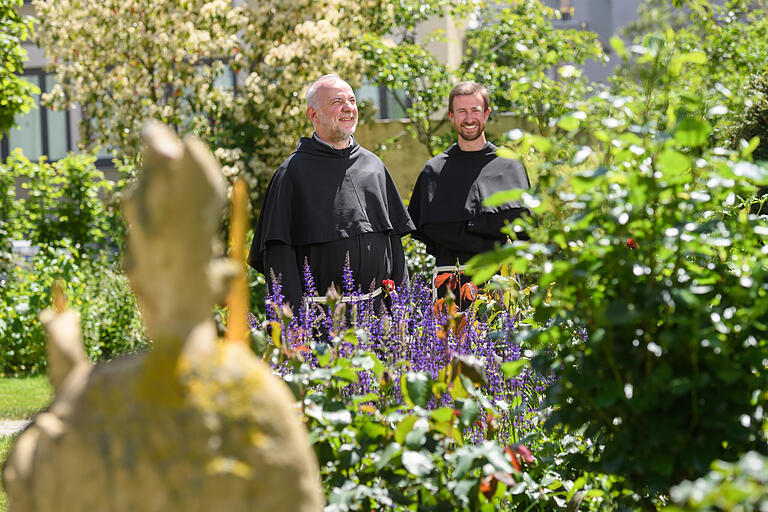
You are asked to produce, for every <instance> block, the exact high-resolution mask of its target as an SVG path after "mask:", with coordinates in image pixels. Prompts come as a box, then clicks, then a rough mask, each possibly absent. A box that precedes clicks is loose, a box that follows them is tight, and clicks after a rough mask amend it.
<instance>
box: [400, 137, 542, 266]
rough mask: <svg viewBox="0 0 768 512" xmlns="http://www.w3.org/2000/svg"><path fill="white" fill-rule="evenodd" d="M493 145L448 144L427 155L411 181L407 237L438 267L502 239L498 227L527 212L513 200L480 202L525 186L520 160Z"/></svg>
mask: <svg viewBox="0 0 768 512" xmlns="http://www.w3.org/2000/svg"><path fill="white" fill-rule="evenodd" d="M496 149H497V148H496V146H494V145H493V144H491V143H490V142H488V143H486V145H485V146H484V147H483V149H481V150H479V151H462V150H461V149H460V148H459V146H458V144H454V145H453V146H451V147H450V148H448V149H447V150H446V151H445V152H443V153H441V154H439V155H437V156H436V157H434V158H432V159H431V160H429V161H428V162H427V163H426V165H425V166H424V169H422V171H421V173H420V174H419V177H418V179H417V180H416V185H415V186H414V188H413V194H412V195H411V201H410V203H409V204H408V213H410V214H411V218H412V219H413V222H414V224H415V225H416V232H415V233H414V234H413V237H414V238H416V239H418V240H421V241H422V242H424V243H425V244H426V245H427V251H428V252H429V253H430V254H432V255H433V256H435V259H436V263H437V265H438V266H445V265H455V264H456V262H457V261H458V262H459V263H461V264H464V263H466V262H467V260H469V259H470V258H471V257H472V256H474V255H475V254H479V253H481V252H484V251H488V250H490V249H492V248H493V246H494V245H495V244H496V243H498V242H502V243H503V242H504V241H505V240H506V235H504V234H503V233H501V231H500V230H501V228H502V227H503V226H504V225H505V224H506V223H507V221H512V220H513V219H515V218H516V217H519V216H520V215H521V214H523V213H524V212H527V211H528V210H527V209H526V208H524V207H523V206H522V204H521V203H520V202H518V201H513V202H510V203H507V204H504V205H501V206H492V207H491V206H485V205H483V201H485V200H486V199H488V198H489V197H490V196H491V195H493V194H494V193H496V192H500V191H504V190H510V189H528V188H530V186H531V184H530V181H529V180H528V174H527V173H526V171H525V167H524V166H523V164H522V163H521V162H520V161H518V160H512V159H507V158H501V157H499V156H497V155H496ZM519 237H520V238H525V237H526V235H525V234H524V233H520V235H519Z"/></svg>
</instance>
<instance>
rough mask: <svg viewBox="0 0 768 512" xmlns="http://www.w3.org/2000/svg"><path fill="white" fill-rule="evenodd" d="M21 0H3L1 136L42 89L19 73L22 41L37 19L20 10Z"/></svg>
mask: <svg viewBox="0 0 768 512" xmlns="http://www.w3.org/2000/svg"><path fill="white" fill-rule="evenodd" d="M21 4H22V1H21V0H0V138H2V137H3V135H4V134H5V132H7V131H8V130H9V129H10V128H12V127H13V126H14V124H15V123H14V117H15V116H16V115H17V114H23V113H25V112H28V111H29V109H30V108H31V107H32V106H33V105H34V102H33V100H32V95H33V94H38V93H39V92H40V90H39V89H38V88H37V87H35V86H34V85H32V84H30V83H29V82H27V81H26V80H24V79H23V78H21V77H20V76H19V75H20V74H21V72H22V70H23V67H24V59H25V58H26V54H27V53H26V52H25V51H24V49H23V48H22V47H21V42H22V41H25V40H27V39H28V38H29V37H30V35H31V34H32V23H33V20H32V19H31V18H30V17H22V16H20V15H19V13H18V12H17V11H16V6H18V5H21Z"/></svg>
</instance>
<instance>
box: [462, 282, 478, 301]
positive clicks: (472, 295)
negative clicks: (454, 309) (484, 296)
mask: <svg viewBox="0 0 768 512" xmlns="http://www.w3.org/2000/svg"><path fill="white" fill-rule="evenodd" d="M461 298H462V299H466V300H468V301H470V302H472V301H474V300H475V299H477V285H475V283H473V282H471V281H470V282H468V283H464V284H463V285H462V287H461Z"/></svg>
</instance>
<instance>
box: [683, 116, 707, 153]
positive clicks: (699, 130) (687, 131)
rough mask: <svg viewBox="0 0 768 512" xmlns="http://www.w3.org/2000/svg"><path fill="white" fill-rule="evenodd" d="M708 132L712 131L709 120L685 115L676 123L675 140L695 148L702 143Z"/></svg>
mask: <svg viewBox="0 0 768 512" xmlns="http://www.w3.org/2000/svg"><path fill="white" fill-rule="evenodd" d="M710 133H712V125H711V124H709V121H707V120H705V119H696V118H693V117H686V118H683V119H682V120H681V121H680V124H678V125H677V129H676V130H675V140H676V141H677V142H679V143H680V144H682V145H683V146H689V147H693V148H695V147H699V146H702V145H704V144H705V143H706V142H707V137H709V134H710Z"/></svg>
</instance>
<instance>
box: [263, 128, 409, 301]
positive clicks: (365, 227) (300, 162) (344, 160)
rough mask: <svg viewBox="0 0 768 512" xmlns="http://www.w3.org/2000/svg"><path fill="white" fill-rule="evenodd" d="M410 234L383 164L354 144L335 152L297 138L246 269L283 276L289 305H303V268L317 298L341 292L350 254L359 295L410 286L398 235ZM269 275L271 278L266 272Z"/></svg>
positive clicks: (273, 186)
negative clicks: (390, 284)
mask: <svg viewBox="0 0 768 512" xmlns="http://www.w3.org/2000/svg"><path fill="white" fill-rule="evenodd" d="M413 229H414V226H413V223H412V222H411V219H410V217H409V216H408V212H407V211H406V210H405V206H404V205H403V202H402V199H400V195H399V193H398V191H397V188H396V187H395V184H394V182H393V181H392V178H391V176H390V175H389V172H388V171H387V169H386V168H385V167H384V164H383V163H382V161H381V160H380V159H379V158H378V157H377V156H376V155H374V154H373V153H371V152H370V151H368V150H366V149H364V148H363V147H361V146H360V145H359V144H358V143H357V142H356V141H355V140H354V139H353V140H352V144H351V145H350V146H349V147H347V148H345V149H336V148H333V147H331V146H329V145H327V144H324V143H322V142H320V141H317V140H315V139H313V138H307V137H302V138H301V140H300V142H299V145H298V146H297V148H296V151H294V152H293V154H291V156H290V157H288V159H287V160H286V161H285V162H283V163H282V165H281V166H280V167H279V168H278V169H277V171H275V174H274V175H273V176H272V180H271V181H270V183H269V185H268V187H267V192H266V196H265V198H264V204H263V206H262V209H261V213H260V214H259V219H258V221H257V224H256V229H255V231H254V237H253V243H252V244H251V251H250V254H249V256H248V263H249V264H250V265H251V266H252V267H253V268H255V269H256V270H258V271H259V272H262V273H263V274H265V277H266V278H267V282H268V284H269V285H270V289H272V285H273V283H272V276H271V274H272V273H274V274H275V276H281V277H280V283H281V287H282V293H283V295H284V297H285V299H286V300H287V301H288V302H290V304H291V305H292V306H296V305H297V304H299V303H300V300H301V296H302V294H304V293H306V292H307V290H305V289H304V284H305V283H304V279H303V269H304V262H305V261H307V262H308V264H309V267H310V270H311V273H312V278H313V280H314V283H315V288H316V290H315V291H316V293H318V294H320V295H323V294H325V292H326V290H327V289H328V287H329V286H331V284H334V285H336V286H338V287H339V288H341V287H342V286H343V270H344V265H345V261H346V258H347V255H349V265H350V268H351V270H352V276H353V278H354V281H355V284H356V285H358V286H360V287H361V289H362V290H363V291H366V292H367V291H370V287H371V285H374V286H378V285H380V284H381V281H382V280H384V279H392V280H393V281H395V282H396V283H398V284H401V283H403V282H407V280H408V272H407V268H406V265H405V257H404V255H403V248H402V245H401V243H400V236H401V235H404V234H406V233H409V232H411V231H412V230H413ZM270 270H271V271H272V272H270Z"/></svg>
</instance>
